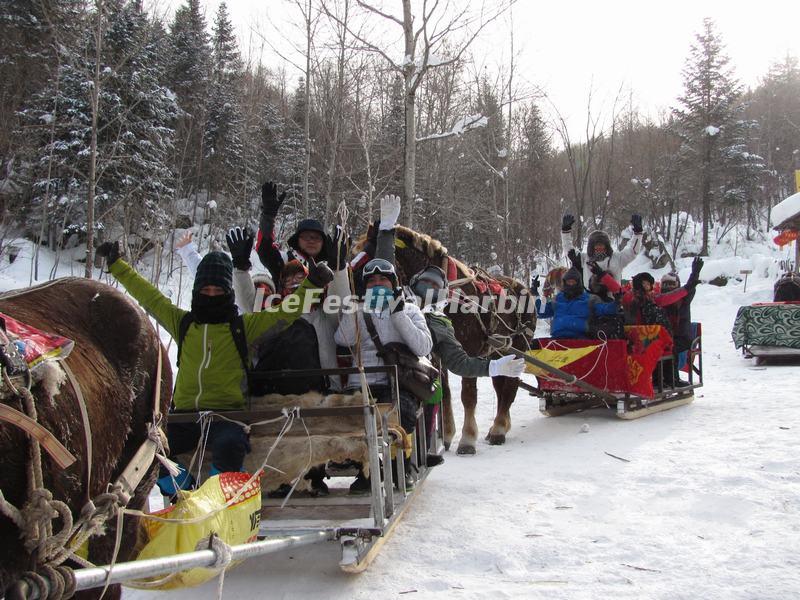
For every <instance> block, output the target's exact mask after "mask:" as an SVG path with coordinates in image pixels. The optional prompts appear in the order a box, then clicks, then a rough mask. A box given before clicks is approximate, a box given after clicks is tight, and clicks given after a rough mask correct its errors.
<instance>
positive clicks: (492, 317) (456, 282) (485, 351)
mask: <svg viewBox="0 0 800 600" xmlns="http://www.w3.org/2000/svg"><path fill="white" fill-rule="evenodd" d="M441 267H442V270H444V272H445V273H446V274H447V276H448V279H449V278H450V276H451V274H452V276H454V277H455V275H456V274H457V269H458V267H457V265H456V264H455V263H454V262H453V261H452V260H451V259H450V257H449V256H448V255H444V256H443V257H442V265H441ZM467 268H468V269H469V274H468V275H467V276H466V277H461V278H458V279H453V280H451V281H450V282H449V287H450V288H451V289H454V290H457V291H458V292H459V293H460V292H462V288H463V287H464V286H466V285H469V284H471V285H472V286H473V287H474V288H475V291H476V292H479V291H481V290H480V288H479V286H478V282H481V283H483V285H485V286H486V288H487V289H486V293H488V294H489V298H490V299H491V305H490V306H489V307H486V308H485V309H484V307H483V306H480V305H478V307H479V308H480V309H481V310H482V311H483V312H486V313H488V314H489V326H488V327H487V326H486V324H485V323H484V322H483V319H482V318H481V315H480V314H479V312H478V311H475V312H472V314H474V315H475V318H476V319H477V321H478V325H479V326H480V328H481V331H482V332H483V335H484V336H485V337H486V342H484V344H483V346H482V347H481V350H480V352H479V355H480V356H489V355H491V354H502V353H503V352H505V351H507V350H508V349H509V348H512V347H513V344H514V338H515V337H517V336H521V337H522V338H523V339H524V340H525V341H526V344H527V338H528V337H533V331H532V330H531V329H530V327H528V324H527V323H526V322H525V321H524V320H523V319H521V318H520V320H519V324H518V326H517V328H516V329H512V328H511V327H509V325H508V324H507V323H506V322H505V321H503V319H501V318H500V317H498V316H497V312H498V311H497V305H496V303H495V295H494V294H493V293H492V287H491V283H492V282H494V283H496V284H497V285H500V286H501V287H503V288H504V289H506V288H505V286H502V284H501V283H500V282H498V281H497V280H496V279H494V278H493V277H492V276H491V275H489V274H488V273H487V272H486V271H484V270H483V269H480V268H479V267H474V268H469V267H467ZM465 298H466V296H465ZM465 301H469V300H468V299H467V300H464V299H458V300H457V302H459V304H463V303H464V302H465ZM498 325H502V326H503V327H505V328H506V329H507V330H508V331H509V333H508V334H497V333H490V332H491V331H495V330H496V329H498Z"/></svg>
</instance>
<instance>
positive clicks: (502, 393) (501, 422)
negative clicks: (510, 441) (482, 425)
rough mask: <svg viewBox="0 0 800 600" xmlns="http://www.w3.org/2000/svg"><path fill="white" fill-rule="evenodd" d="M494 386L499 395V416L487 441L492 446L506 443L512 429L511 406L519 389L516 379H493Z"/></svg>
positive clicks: (496, 416) (495, 419)
mask: <svg viewBox="0 0 800 600" xmlns="http://www.w3.org/2000/svg"><path fill="white" fill-rule="evenodd" d="M492 385H493V386H494V390H495V392H496V393H497V414H496V415H495V417H494V423H492V426H491V428H490V429H489V433H488V434H487V435H486V439H487V440H488V441H489V444H491V445H492V446H498V445H500V444H505V443H506V434H507V433H508V432H509V430H510V429H511V404H513V402H514V398H515V397H516V395H517V390H518V389H519V379H517V378H516V377H492Z"/></svg>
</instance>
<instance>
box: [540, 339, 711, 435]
mask: <svg viewBox="0 0 800 600" xmlns="http://www.w3.org/2000/svg"><path fill="white" fill-rule="evenodd" d="M673 360H674V359H673V357H672V356H671V355H667V356H662V357H661V358H660V359H659V361H658V365H657V366H656V373H658V377H657V380H656V382H655V386H656V388H657V389H659V390H661V391H657V392H656V394H655V396H654V397H653V398H645V397H643V396H638V395H635V394H630V393H624V394H620V393H613V392H608V391H606V390H601V389H599V388H598V389H597V390H596V391H595V392H592V391H584V392H550V391H544V390H542V389H540V388H535V387H532V386H526V388H525V389H527V390H528V391H529V392H530V394H531V395H532V396H537V397H538V398H539V411H540V412H541V413H542V414H544V415H547V416H549V417H556V416H560V415H565V414H569V413H574V412H580V411H583V410H588V409H592V408H609V409H610V408H615V409H616V415H617V417H619V418H620V419H626V420H630V419H637V418H639V417H644V416H646V415H649V414H652V413H655V412H661V411H664V410H669V409H670V408H675V407H676V406H682V405H684V404H689V403H690V402H691V401H692V400H694V390H695V389H697V388H699V387H702V386H703V340H702V336H697V337H696V338H694V339H693V340H692V345H691V347H690V348H689V350H687V358H686V360H687V364H688V365H689V385H687V386H683V387H676V386H675V385H674V382H672V383H667V382H665V378H664V373H665V372H667V370H669V371H670V372H671V371H672V368H673V365H672V363H673ZM561 375H562V376H563V378H564V379H565V381H569V380H570V379H571V377H572V376H571V375H569V374H568V373H564V372H563V371H562V372H561Z"/></svg>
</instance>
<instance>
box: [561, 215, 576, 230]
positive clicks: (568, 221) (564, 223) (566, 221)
mask: <svg viewBox="0 0 800 600" xmlns="http://www.w3.org/2000/svg"><path fill="white" fill-rule="evenodd" d="M574 223H575V217H574V216H572V215H571V214H569V213H567V214H565V215H564V216H563V217H561V231H562V232H564V233H569V232H570V231H572V225H573V224H574Z"/></svg>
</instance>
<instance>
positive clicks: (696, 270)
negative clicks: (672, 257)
mask: <svg viewBox="0 0 800 600" xmlns="http://www.w3.org/2000/svg"><path fill="white" fill-rule="evenodd" d="M702 268H703V259H702V258H700V257H699V256H695V257H694V260H693V261H692V274H691V275H689V279H687V280H686V287H687V288H689V289H693V288H695V287H697V284H698V283H700V270H701V269H702Z"/></svg>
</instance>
